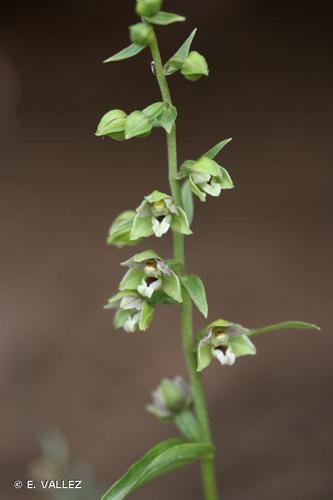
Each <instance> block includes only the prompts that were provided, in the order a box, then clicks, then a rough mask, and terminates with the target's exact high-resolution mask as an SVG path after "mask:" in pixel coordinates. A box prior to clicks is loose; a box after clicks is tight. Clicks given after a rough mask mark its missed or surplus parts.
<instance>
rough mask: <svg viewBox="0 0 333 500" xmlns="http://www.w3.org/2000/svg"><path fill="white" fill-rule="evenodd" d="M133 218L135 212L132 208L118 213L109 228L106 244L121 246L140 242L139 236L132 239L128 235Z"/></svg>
mask: <svg viewBox="0 0 333 500" xmlns="http://www.w3.org/2000/svg"><path fill="white" fill-rule="evenodd" d="M134 218H135V212H134V211H133V210H127V211H126V212H123V213H121V214H120V215H118V217H116V219H115V220H114V221H113V223H112V225H111V227H110V229H109V234H108V238H107V244H108V245H115V246H116V247H119V248H121V247H123V246H133V245H136V244H137V243H140V241H141V238H139V239H136V240H133V239H131V237H130V234H131V229H132V226H133V221H134Z"/></svg>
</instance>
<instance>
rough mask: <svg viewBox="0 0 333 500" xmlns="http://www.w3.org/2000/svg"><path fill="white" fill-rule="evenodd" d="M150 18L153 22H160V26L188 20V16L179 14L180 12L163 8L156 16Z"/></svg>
mask: <svg viewBox="0 0 333 500" xmlns="http://www.w3.org/2000/svg"><path fill="white" fill-rule="evenodd" d="M148 20H149V22H150V23H152V24H158V25H160V26H167V25H168V24H172V23H179V22H182V21H186V17H184V16H178V14H173V13H172V12H163V11H162V10H161V11H160V12H159V13H158V14H156V15H155V16H152V17H149V19H148Z"/></svg>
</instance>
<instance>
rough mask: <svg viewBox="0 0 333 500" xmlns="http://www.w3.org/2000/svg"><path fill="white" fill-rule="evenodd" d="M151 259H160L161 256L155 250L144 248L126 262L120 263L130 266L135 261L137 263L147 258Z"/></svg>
mask: <svg viewBox="0 0 333 500" xmlns="http://www.w3.org/2000/svg"><path fill="white" fill-rule="evenodd" d="M149 259H160V257H159V255H157V253H156V252H154V250H144V251H143V252H140V253H137V254H135V255H133V257H131V258H130V259H128V260H126V261H125V262H122V263H121V264H120V265H121V266H130V265H131V264H132V263H134V262H135V263H137V264H141V262H144V261H145V260H149Z"/></svg>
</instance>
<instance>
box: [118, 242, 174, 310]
mask: <svg viewBox="0 0 333 500" xmlns="http://www.w3.org/2000/svg"><path fill="white" fill-rule="evenodd" d="M122 266H126V267H129V270H128V271H127V273H126V274H125V276H124V277H123V279H122V280H121V282H120V285H119V290H128V289H131V290H136V291H137V292H138V293H139V294H140V295H141V296H142V297H145V298H146V299H151V298H152V297H153V295H154V294H155V292H157V291H161V292H163V293H165V294H166V295H167V296H168V297H170V298H171V299H173V300H175V301H176V302H182V300H183V299H182V293H181V286H180V282H179V279H178V276H177V275H176V274H175V273H174V272H173V271H172V269H170V267H169V266H168V265H167V264H166V263H165V262H164V261H163V260H162V259H161V258H160V257H159V256H158V255H157V254H156V253H155V252H154V251H153V250H146V251H145V252H142V253H139V254H136V255H134V257H132V258H131V259H129V260H127V261H126V262H123V263H122Z"/></svg>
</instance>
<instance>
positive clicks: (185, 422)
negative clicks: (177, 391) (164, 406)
mask: <svg viewBox="0 0 333 500" xmlns="http://www.w3.org/2000/svg"><path fill="white" fill-rule="evenodd" d="M174 421H175V424H176V426H177V427H178V429H179V430H180V431H181V432H182V433H183V434H184V436H185V437H186V438H187V439H188V440H189V441H200V439H202V433H201V428H200V425H199V423H198V421H197V419H196V418H195V416H194V415H193V413H192V412H191V411H190V410H187V409H186V410H183V411H181V412H180V413H177V414H176V415H175V418H174Z"/></svg>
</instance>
